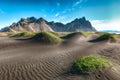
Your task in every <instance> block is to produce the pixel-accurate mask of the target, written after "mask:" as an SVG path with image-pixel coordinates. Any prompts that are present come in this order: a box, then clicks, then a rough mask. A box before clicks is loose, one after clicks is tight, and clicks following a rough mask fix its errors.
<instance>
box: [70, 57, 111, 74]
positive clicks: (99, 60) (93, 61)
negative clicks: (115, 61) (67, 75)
mask: <svg viewBox="0 0 120 80" xmlns="http://www.w3.org/2000/svg"><path fill="white" fill-rule="evenodd" d="M108 66H109V61H108V60H107V59H105V58H103V57H101V56H98V55H89V56H84V57H81V58H79V59H78V60H76V61H75V62H74V63H73V66H72V68H71V73H75V74H89V73H94V72H96V71H99V70H100V69H102V68H105V67H108Z"/></svg>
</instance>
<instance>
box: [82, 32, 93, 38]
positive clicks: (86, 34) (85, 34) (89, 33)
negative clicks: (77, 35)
mask: <svg viewBox="0 0 120 80" xmlns="http://www.w3.org/2000/svg"><path fill="white" fill-rule="evenodd" d="M81 33H82V34H83V35H84V36H86V37H87V36H89V35H91V34H92V32H88V31H87V32H83V31H82V32H81Z"/></svg>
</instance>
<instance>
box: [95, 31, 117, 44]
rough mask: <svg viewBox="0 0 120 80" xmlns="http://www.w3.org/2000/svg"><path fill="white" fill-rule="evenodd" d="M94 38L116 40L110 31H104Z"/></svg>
mask: <svg viewBox="0 0 120 80" xmlns="http://www.w3.org/2000/svg"><path fill="white" fill-rule="evenodd" d="M95 40H96V41H103V40H110V41H111V42H116V39H115V37H114V36H113V35H112V34H110V33H104V34H103V35H101V36H100V37H98V38H97V39H95Z"/></svg>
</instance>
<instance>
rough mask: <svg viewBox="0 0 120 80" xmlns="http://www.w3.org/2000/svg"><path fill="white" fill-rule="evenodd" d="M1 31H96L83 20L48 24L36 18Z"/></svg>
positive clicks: (21, 21)
mask: <svg viewBox="0 0 120 80" xmlns="http://www.w3.org/2000/svg"><path fill="white" fill-rule="evenodd" d="M0 31H2V32H6V31H33V32H41V31H57V32H71V31H96V30H95V28H93V27H92V25H91V23H90V22H89V21H88V20H86V19H85V17H83V18H79V19H78V18H77V19H75V20H73V21H72V22H70V23H67V24H63V23H60V22H54V21H52V22H48V21H46V20H45V19H43V18H39V19H36V18H35V17H30V18H26V19H24V18H21V20H20V21H18V22H17V23H13V24H12V25H10V26H9V27H5V28H3V29H1V30H0Z"/></svg>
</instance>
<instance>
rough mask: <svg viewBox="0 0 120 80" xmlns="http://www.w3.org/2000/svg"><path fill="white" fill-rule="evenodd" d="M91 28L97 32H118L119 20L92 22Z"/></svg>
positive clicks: (119, 27)
mask: <svg viewBox="0 0 120 80" xmlns="http://www.w3.org/2000/svg"><path fill="white" fill-rule="evenodd" d="M91 23H92V25H93V27H95V28H96V29H97V30H119V31H120V19H117V20H92V21H91Z"/></svg>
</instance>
